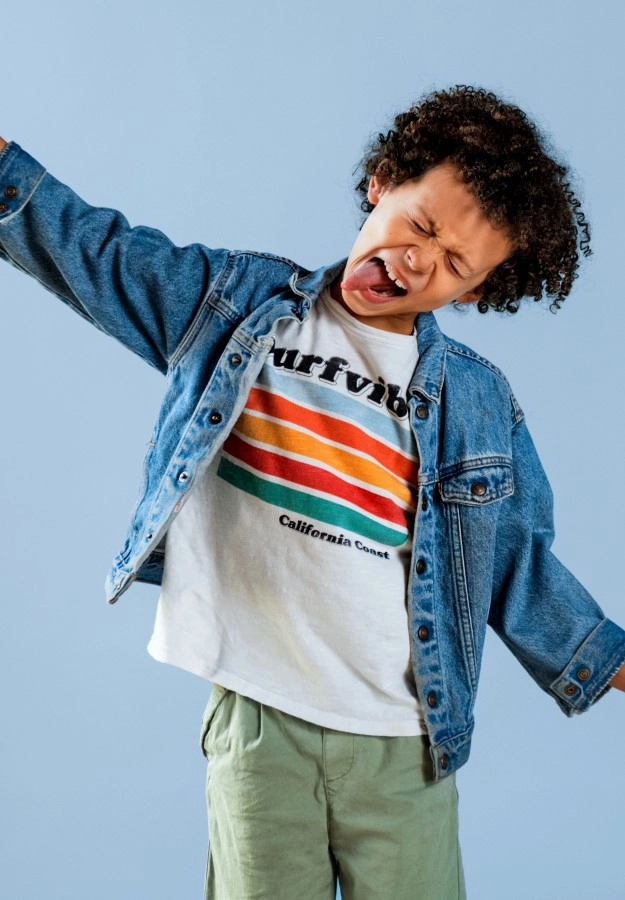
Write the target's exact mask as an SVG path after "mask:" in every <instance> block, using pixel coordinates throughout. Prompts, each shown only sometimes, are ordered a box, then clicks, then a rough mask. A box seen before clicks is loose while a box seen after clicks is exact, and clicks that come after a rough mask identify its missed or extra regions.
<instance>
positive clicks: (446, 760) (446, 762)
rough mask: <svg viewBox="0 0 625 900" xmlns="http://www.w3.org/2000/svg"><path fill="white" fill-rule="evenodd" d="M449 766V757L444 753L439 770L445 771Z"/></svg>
mask: <svg viewBox="0 0 625 900" xmlns="http://www.w3.org/2000/svg"><path fill="white" fill-rule="evenodd" d="M448 765H449V757H448V756H447V754H446V753H443V755H442V756H441V769H446V768H447V767H448Z"/></svg>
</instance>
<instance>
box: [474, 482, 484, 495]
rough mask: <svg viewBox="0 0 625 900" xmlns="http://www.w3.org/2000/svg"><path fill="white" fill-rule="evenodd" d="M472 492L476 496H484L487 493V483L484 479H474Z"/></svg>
mask: <svg viewBox="0 0 625 900" xmlns="http://www.w3.org/2000/svg"><path fill="white" fill-rule="evenodd" d="M471 493H472V494H473V496H474V497H483V496H484V494H485V493H486V485H485V484H484V482H483V481H474V482H473V484H472V485H471Z"/></svg>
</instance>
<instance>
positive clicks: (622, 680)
mask: <svg viewBox="0 0 625 900" xmlns="http://www.w3.org/2000/svg"><path fill="white" fill-rule="evenodd" d="M610 687H615V688H618V689H619V691H625V665H622V666H621V668H620V669H619V670H618V672H617V673H616V675H615V676H614V678H613V679H612V681H611V682H610Z"/></svg>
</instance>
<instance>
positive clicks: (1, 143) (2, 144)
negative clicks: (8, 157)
mask: <svg viewBox="0 0 625 900" xmlns="http://www.w3.org/2000/svg"><path fill="white" fill-rule="evenodd" d="M6 145H7V142H6V141H5V139H4V138H1V137H0V153H2V151H3V150H4V148H5V147H6Z"/></svg>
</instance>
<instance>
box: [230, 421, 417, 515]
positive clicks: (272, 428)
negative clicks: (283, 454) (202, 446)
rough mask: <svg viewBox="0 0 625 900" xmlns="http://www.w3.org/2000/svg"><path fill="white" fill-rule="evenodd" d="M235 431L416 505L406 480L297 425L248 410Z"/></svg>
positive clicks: (407, 504)
mask: <svg viewBox="0 0 625 900" xmlns="http://www.w3.org/2000/svg"><path fill="white" fill-rule="evenodd" d="M235 430H236V431H238V432H239V433H240V434H243V435H246V436H247V437H250V438H252V439H253V440H255V441H260V442H262V443H263V444H268V445H270V446H272V447H275V448H277V449H278V450H286V451H287V452H289V453H297V454H298V455H299V456H304V457H306V458H308V459H310V460H311V461H313V462H314V461H315V460H318V461H319V462H324V463H326V464H327V465H329V466H331V467H332V469H334V471H335V472H341V473H342V474H344V475H349V476H350V478H357V479H358V480H359V481H362V482H364V483H365V484H368V485H370V486H371V487H372V488H374V489H375V488H376V487H377V488H382V489H383V490H385V491H388V492H389V493H390V494H393V495H394V496H395V497H397V499H398V500H400V501H401V503H402V504H403V505H404V506H406V507H408V508H412V507H413V506H414V500H413V498H412V492H411V491H410V488H408V487H407V486H406V485H405V484H404V483H403V482H402V481H400V480H399V479H398V478H396V477H395V476H394V475H391V474H390V473H389V472H388V471H387V470H386V469H384V468H383V467H382V466H379V465H377V464H376V463H374V462H371V460H368V459H363V458H362V457H361V456H356V455H355V454H354V453H350V452H349V451H348V450H341V449H340V448H339V447H331V446H329V445H328V444H325V443H324V442H323V441H320V440H318V439H317V438H314V437H312V436H311V435H309V434H302V432H301V431H296V430H295V429H294V428H289V427H288V426H286V425H281V424H279V423H278V422H271V421H268V420H267V419H261V418H260V417H259V416H250V415H249V413H246V412H243V413H241V416H240V417H239V420H238V422H237V424H236V428H235Z"/></svg>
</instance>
